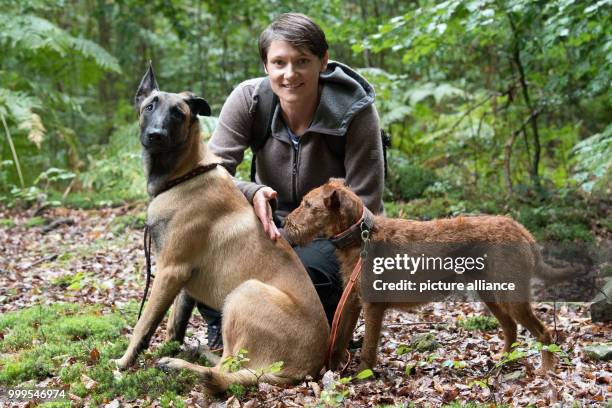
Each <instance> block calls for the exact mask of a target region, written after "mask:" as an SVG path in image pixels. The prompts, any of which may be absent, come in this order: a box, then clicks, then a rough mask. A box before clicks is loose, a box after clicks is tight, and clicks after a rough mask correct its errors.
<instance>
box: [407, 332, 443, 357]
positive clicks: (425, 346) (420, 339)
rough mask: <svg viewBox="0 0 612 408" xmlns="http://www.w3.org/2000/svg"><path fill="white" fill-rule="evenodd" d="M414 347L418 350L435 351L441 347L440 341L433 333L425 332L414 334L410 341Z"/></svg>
mask: <svg viewBox="0 0 612 408" xmlns="http://www.w3.org/2000/svg"><path fill="white" fill-rule="evenodd" d="M410 346H411V348H412V349H414V350H416V351H418V352H421V353H422V352H425V351H434V350H435V349H437V348H438V347H440V343H438V342H437V341H436V336H435V335H434V334H433V333H423V334H418V335H416V336H414V338H413V339H412V341H411V342H410Z"/></svg>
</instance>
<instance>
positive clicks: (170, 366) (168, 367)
mask: <svg viewBox="0 0 612 408" xmlns="http://www.w3.org/2000/svg"><path fill="white" fill-rule="evenodd" d="M157 368H159V369H160V370H162V371H166V372H168V371H172V370H180V369H181V368H185V361H184V360H181V359H180V358H172V357H163V358H161V359H160V360H159V361H158V362H157Z"/></svg>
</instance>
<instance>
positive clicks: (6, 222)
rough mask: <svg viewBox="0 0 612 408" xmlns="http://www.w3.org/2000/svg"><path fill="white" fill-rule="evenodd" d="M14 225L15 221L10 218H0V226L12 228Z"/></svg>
mask: <svg viewBox="0 0 612 408" xmlns="http://www.w3.org/2000/svg"><path fill="white" fill-rule="evenodd" d="M15 225H16V223H15V221H14V220H12V219H10V218H0V228H6V229H9V228H13V227H14V226H15Z"/></svg>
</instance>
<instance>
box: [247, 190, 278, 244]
mask: <svg viewBox="0 0 612 408" xmlns="http://www.w3.org/2000/svg"><path fill="white" fill-rule="evenodd" d="M274 198H276V191H274V190H273V189H271V188H270V187H262V188H260V189H259V190H257V192H256V193H255V195H254V196H253V209H254V210H255V215H257V217H258V218H259V220H260V221H261V224H262V225H263V229H264V232H265V233H266V235H267V236H268V237H270V239H271V240H272V241H276V240H277V239H278V237H280V232H278V228H276V225H274V221H273V220H272V207H270V203H269V201H270V200H272V199H274Z"/></svg>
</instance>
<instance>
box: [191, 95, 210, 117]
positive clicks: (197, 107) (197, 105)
mask: <svg viewBox="0 0 612 408" xmlns="http://www.w3.org/2000/svg"><path fill="white" fill-rule="evenodd" d="M185 102H187V104H188V105H189V109H191V113H193V114H194V115H193V117H194V118H195V117H196V116H195V115H200V116H210V114H211V110H210V106H209V105H208V102H206V100H205V99H203V98H200V97H198V96H192V97H189V98H187V99H186V100H185Z"/></svg>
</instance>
